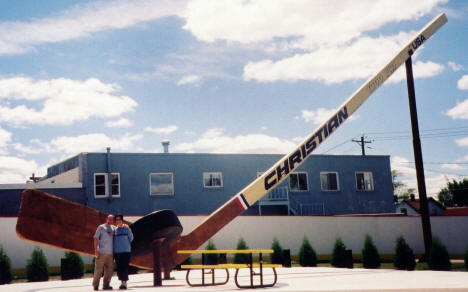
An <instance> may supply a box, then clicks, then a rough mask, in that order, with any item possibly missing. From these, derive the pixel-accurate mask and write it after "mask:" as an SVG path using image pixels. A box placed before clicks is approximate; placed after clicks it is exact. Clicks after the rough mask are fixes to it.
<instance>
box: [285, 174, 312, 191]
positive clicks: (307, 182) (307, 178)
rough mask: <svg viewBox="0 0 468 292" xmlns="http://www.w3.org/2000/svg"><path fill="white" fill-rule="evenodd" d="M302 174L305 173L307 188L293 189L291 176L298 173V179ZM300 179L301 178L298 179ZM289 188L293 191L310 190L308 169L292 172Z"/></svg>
mask: <svg viewBox="0 0 468 292" xmlns="http://www.w3.org/2000/svg"><path fill="white" fill-rule="evenodd" d="M300 174H305V183H306V189H305V190H301V189H292V188H291V177H292V176H293V175H297V177H298V179H299V175H300ZM298 181H299V180H298ZM289 190H290V191H291V192H308V191H309V175H308V173H307V171H297V172H296V171H295V172H293V173H291V175H290V176H289Z"/></svg>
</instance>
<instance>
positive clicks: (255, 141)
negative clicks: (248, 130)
mask: <svg viewBox="0 0 468 292" xmlns="http://www.w3.org/2000/svg"><path fill="white" fill-rule="evenodd" d="M295 146H296V144H295V143H292V142H291V141H288V140H283V139H279V138H277V137H272V136H268V135H264V134H249V135H240V136H235V137H229V136H226V135H224V134H223V129H217V128H214V129H210V130H208V131H206V132H205V133H204V134H203V135H202V137H201V138H200V139H198V140H196V141H194V142H191V143H180V144H177V145H175V147H174V151H179V152H208V153H288V152H290V151H291V150H293V149H294V147H295Z"/></svg>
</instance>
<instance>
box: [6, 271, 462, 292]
mask: <svg viewBox="0 0 468 292" xmlns="http://www.w3.org/2000/svg"><path fill="white" fill-rule="evenodd" d="M277 271H278V282H277V284H276V285H275V286H274V287H272V288H265V289H256V290H255V289H252V290H255V291H261V292H264V291H315V292H318V291H328V292H329V291H355V292H357V291H359V292H361V291H365V292H374V291H375V292H377V291H383V292H393V291H410V292H420V291H421V292H422V291H428V292H439V291H444V292H446V291H457V292H458V291H468V272H436V271H412V272H407V271H397V270H386V269H378V270H367V269H336V268H320V267H319V268H281V269H278V270H277ZM231 275H234V273H233V271H231ZM172 276H173V277H175V280H171V281H163V287H153V286H152V285H153V275H152V274H138V275H130V281H129V285H128V286H129V287H128V288H129V289H128V290H130V291H156V290H159V291H168V292H178V291H193V292H195V291H207V292H212V291H239V290H240V289H238V288H237V287H236V286H235V284H234V280H233V279H232V276H231V279H230V280H229V282H228V284H226V285H223V286H212V287H203V288H202V287H189V286H188V285H187V283H186V282H185V272H183V271H176V272H173V273H172ZM197 277H199V274H194V278H193V279H194V280H196V278H197ZM242 278H243V279H245V281H248V279H249V278H248V276H247V274H245V275H243V277H242ZM267 280H268V276H267V278H266V279H265V281H267ZM111 285H112V286H113V287H114V288H117V287H118V286H119V281H118V280H117V277H115V276H114V277H113V278H112V282H111ZM114 290H117V289H114ZM245 290H250V289H245ZM0 291H14V292H16V291H23V292H34V291H40V292H48V291H54V292H75V291H76V292H81V291H92V287H91V279H90V278H87V279H79V280H69V281H49V282H38V283H18V284H10V285H1V286H0ZM100 291H101V290H100Z"/></svg>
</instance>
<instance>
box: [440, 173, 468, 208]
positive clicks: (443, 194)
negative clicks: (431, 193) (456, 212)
mask: <svg viewBox="0 0 468 292" xmlns="http://www.w3.org/2000/svg"><path fill="white" fill-rule="evenodd" d="M437 197H438V199H439V201H440V202H441V203H442V204H443V205H444V206H446V207H452V206H457V207H463V206H468V179H467V178H464V179H463V180H460V181H456V180H453V181H451V182H450V181H448V182H447V186H446V187H445V188H443V189H442V190H441V191H440V192H439V194H438V195H437Z"/></svg>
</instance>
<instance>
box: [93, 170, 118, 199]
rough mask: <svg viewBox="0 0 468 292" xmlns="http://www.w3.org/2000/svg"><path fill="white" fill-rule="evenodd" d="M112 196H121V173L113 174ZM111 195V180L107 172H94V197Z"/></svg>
mask: <svg viewBox="0 0 468 292" xmlns="http://www.w3.org/2000/svg"><path fill="white" fill-rule="evenodd" d="M110 183H111V190H112V197H120V173H112V174H111V182H110ZM108 196H109V181H108V179H107V173H95V174H94V197H95V198H106V197H108Z"/></svg>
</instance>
